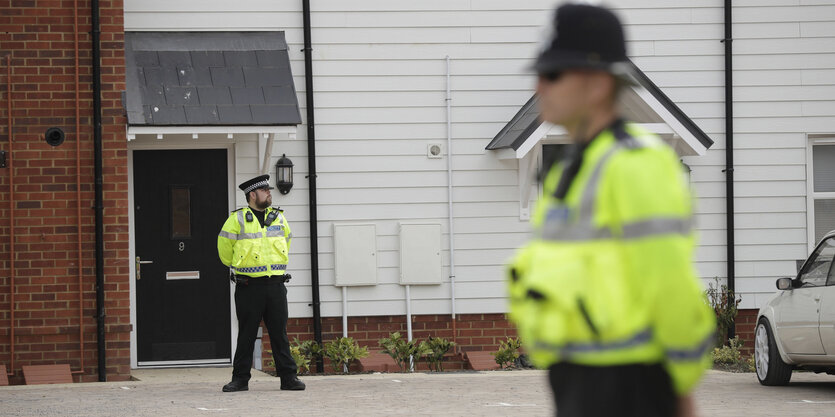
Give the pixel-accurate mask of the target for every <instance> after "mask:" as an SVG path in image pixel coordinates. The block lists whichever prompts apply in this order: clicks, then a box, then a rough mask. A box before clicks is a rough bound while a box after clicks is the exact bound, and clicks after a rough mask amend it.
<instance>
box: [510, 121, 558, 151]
mask: <svg viewBox="0 0 835 417" xmlns="http://www.w3.org/2000/svg"><path fill="white" fill-rule="evenodd" d="M562 135H565V129H564V128H563V127H562V126H557V125H554V124H551V123H548V122H542V124H541V125H539V127H538V128H537V129H536V130H534V131H533V133H531V135H530V136H528V137H527V138H525V141H524V142H523V143H522V146H520V147H519V149H517V150H516V159H522V158H524V157H525V155H527V154H528V152H530V151H531V149H533V148H534V147H535V146H536V144H537V143H539V141H540V140H542V138H544V137H546V136H562Z"/></svg>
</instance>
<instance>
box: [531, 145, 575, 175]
mask: <svg viewBox="0 0 835 417" xmlns="http://www.w3.org/2000/svg"><path fill="white" fill-rule="evenodd" d="M567 152H568V145H566V144H554V145H542V167H541V169H540V170H539V175H538V176H537V179H538V180H539V182H540V183H541V182H542V181H543V180H544V179H545V176H546V175H548V171H550V170H551V166H552V165H553V164H555V163H557V162H559V161H561V160H563V159H564V158H565V157H566V156H567V155H566V154H567Z"/></svg>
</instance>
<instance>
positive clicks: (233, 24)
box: [125, 0, 835, 316]
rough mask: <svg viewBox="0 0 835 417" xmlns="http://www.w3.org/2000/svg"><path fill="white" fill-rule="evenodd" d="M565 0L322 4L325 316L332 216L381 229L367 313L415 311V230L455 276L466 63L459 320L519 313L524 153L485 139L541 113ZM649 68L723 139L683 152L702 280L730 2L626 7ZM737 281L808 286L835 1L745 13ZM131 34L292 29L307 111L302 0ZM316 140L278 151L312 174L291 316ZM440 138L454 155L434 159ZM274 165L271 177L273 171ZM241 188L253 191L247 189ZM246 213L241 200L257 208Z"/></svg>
mask: <svg viewBox="0 0 835 417" xmlns="http://www.w3.org/2000/svg"><path fill="white" fill-rule="evenodd" d="M553 4H554V1H553V0H523V1H518V2H508V1H506V0H427V1H421V2H407V1H390V0H358V1H352V2H344V1H342V0H320V1H316V2H312V4H311V6H312V15H311V22H312V25H313V29H312V36H313V59H314V69H313V75H314V76H315V80H314V86H315V89H316V91H315V96H316V122H317V126H316V137H317V144H316V147H317V154H318V156H317V171H318V172H317V175H318V180H317V181H318V187H319V190H318V193H317V197H318V202H319V207H318V214H319V221H320V223H319V234H320V237H319V248H320V255H319V263H320V279H321V282H322V288H321V289H320V291H321V296H322V313H323V315H325V316H334V315H340V314H341V312H342V293H341V289H339V288H337V287H334V286H333V285H332V284H333V282H334V271H333V242H332V239H333V237H332V236H333V231H332V228H333V223H352V222H353V223H374V224H375V225H376V228H377V233H378V237H377V245H378V250H379V253H380V256H379V259H378V262H379V265H378V268H379V274H380V275H379V276H380V278H381V281H380V282H381V284H380V285H378V286H375V287H368V288H356V289H354V288H351V289H349V293H348V298H349V305H348V310H349V314H351V315H379V314H403V313H405V311H406V306H405V289H404V288H403V287H402V286H400V285H399V284H397V282H398V267H399V265H398V263H399V260H398V257H397V255H398V239H399V236H398V230H399V229H398V227H399V224H400V222H418V223H434V224H441V229H442V231H441V233H442V236H441V238H442V251H443V252H444V253H443V254H442V260H443V266H444V274H446V273H447V272H448V267H449V264H450V257H449V242H448V238H449V224H448V221H447V209H448V205H447V192H446V188H445V187H446V184H447V181H448V180H449V177H448V175H447V172H446V170H447V162H448V161H449V159H448V158H449V156H448V155H449V151H450V150H449V149H447V144H446V135H447V131H446V108H445V106H446V100H445V99H446V74H445V71H446V61H445V57H447V56H449V57H450V60H451V61H450V71H451V76H450V81H451V89H452V92H451V98H452V100H451V107H452V120H451V124H452V126H451V127H452V130H451V137H452V140H453V145H452V149H451V151H452V152H451V153H452V159H451V160H452V164H453V166H454V173H453V175H452V182H453V184H454V187H455V190H454V193H453V201H454V204H453V209H454V211H455V220H454V222H455V223H454V226H455V247H456V253H455V264H456V280H457V283H456V296H457V298H458V301H457V303H456V310H457V311H458V312H459V313H487V312H504V311H505V309H506V300H505V298H504V287H503V283H502V280H503V276H502V275H503V265H504V263H505V262H506V260H507V259H508V258H509V257H510V256H511V255H512V254H513V252H514V248H515V247H517V246H519V245H521V244H523V243H524V242H525V241H526V237H527V236H528V233H529V224H528V222H526V221H523V220H520V219H519V201H518V198H519V191H518V188H517V185H518V182H519V178H518V170H517V163H516V161H514V160H499V159H497V158H496V157H495V155H494V154H493V153H491V152H489V151H485V150H484V146H485V145H486V144H487V143H488V142H489V140H490V139H491V138H493V136H495V134H496V133H497V132H498V131H499V130H500V129H501V128H502V127H503V126H504V125H505V123H506V122H507V121H508V120H509V119H510V118H511V117H512V116H513V115H514V114H515V113H516V111H517V110H518V109H519V107H520V106H521V105H522V104H524V103H525V102H526V101H527V100H528V98H530V95H531V93H532V91H533V88H534V84H535V80H534V78H533V77H532V76H531V73H530V70H529V69H528V68H529V65H530V62H531V58H532V57H533V56H534V55H535V53H536V50H537V48H538V47H539V44H540V42H541V40H542V39H541V38H542V37H543V36H544V35H545V34H546V33H548V29H547V28H546V27H544V25H547V24H548V22H549V21H550V20H551V18H552V11H551V7H553ZM609 4H610V5H612V6H613V7H615V8H616V9H617V12H618V13H620V15H621V16H622V18H623V20H624V22H625V23H626V34H627V38H628V39H629V44H628V48H629V51H630V54H631V56H632V58H633V60H634V62H635V63H636V64H637V65H638V66H639V67H641V69H642V70H643V71H644V72H645V73H646V74H647V75H648V76H649V77H650V78H651V79H652V80H653V81H654V82H655V83H656V84H657V85H658V86H659V87H661V89H662V90H663V91H664V93H665V94H666V95H668V96H669V97H670V98H671V99H672V100H673V101H674V102H676V103H677V104H678V105H679V106H680V107H681V108H682V109H683V110H684V111H685V112H687V114H688V115H690V116H691V117H692V118H693V119H694V121H695V122H696V123H697V124H698V125H699V127H701V128H702V129H703V130H704V131H705V132H706V133H707V134H708V135H709V136H710V137H711V138H712V139H713V140H714V141H715V144H714V146H713V147H712V148H711V149H710V150H709V151H708V152H707V154H706V155H704V156H700V157H686V158H684V160H685V162H686V163H687V164H688V165H690V167H691V168H692V173H691V181H692V184H693V189H694V191H695V194H696V196H697V197H696V198H697V199H696V206H695V207H696V208H695V220H696V222H697V225H698V226H697V227H698V229H699V230H700V233H699V242H700V246H699V248H698V250H697V254H696V255H697V256H696V259H697V262H696V268H697V270H698V272H699V275H700V276H701V277H702V278H704V279H706V280H708V279H712V278H713V277H719V278H722V279H724V277H725V274H726V268H727V263H726V259H725V257H726V248H725V238H726V233H725V228H726V219H725V183H724V181H725V174H724V173H723V172H722V170H723V169H724V168H725V166H724V164H725V152H724V150H725V137H724V135H725V119H724V117H725V113H724V112H725V110H724V108H725V107H724V99H725V92H724V82H725V81H724V80H725V78H724V55H723V54H724V44H722V43H721V42H720V40H721V39H722V37H723V36H724V22H723V18H724V10H723V8H722V5H721V3H717V2H715V1H713V0H710V1H708V0H692V1H690V0H687V1H685V0H673V1H670V0H613V1H610V2H609ZM733 19H734V26H733V31H734V43H733V47H734V54H735V56H734V82H735V88H734V100H735V103H734V113H735V121H734V136H735V137H734V140H735V144H734V158H735V171H734V176H735V180H736V184H735V194H736V196H735V199H734V202H735V211H736V213H735V222H736V229H737V230H736V232H735V237H736V252H737V259H736V275H737V290H738V292H739V293H740V294H741V295H742V297H743V303H742V307H744V308H753V307H757V306H759V305H760V304H761V303H762V302H764V301H765V300H766V299H767V297H768V295H769V294H770V293H772V292H773V290H774V287H773V283H774V280H775V279H776V278H777V277H780V276H786V275H790V274H793V273H794V272H795V271H796V265H795V261H796V260H797V259H800V258H803V257H804V256H805V251H806V244H807V243H808V239H809V236H808V234H809V233H808V231H807V230H806V228H807V220H808V219H807V212H806V206H807V200H806V182H807V180H808V179H807V178H806V147H807V138H806V135H807V134H809V133H835V127H833V126H835V1H832V0H816V1H802V2H798V1H797V0H738V1H735V2H734V8H733ZM125 28H126V30H129V31H151V30H156V31H183V30H206V31H221V30H231V31H253V30H284V31H285V33H286V39H287V42H288V44H289V51H288V52H289V55H290V60H291V68H292V71H293V73H294V82H295V84H296V90H297V94H298V99H299V103H300V105H301V108H302V117H303V118H306V114H305V105H306V104H305V96H304V88H305V87H304V62H303V60H304V56H303V54H302V52H301V48H302V42H303V33H302V16H301V10H300V5H299V4H298V3H293V2H275V1H271V0H250V1H246V2H238V3H235V2H231V3H230V2H221V1H219V0H212V1H206V0H181V1H177V2H171V1H164V0H127V1H126V2H125ZM306 138H307V132H306V129H305V127H304V126H303V125H302V126H300V127H299V130H298V134H297V139H295V140H290V141H288V140H279V141H277V142H276V144H275V145H274V149H273V154H274V155H273V158H272V161H271V164H274V163H275V160H276V159H277V157H278V156H280V155H281V153H286V154H287V156H288V157H290V158H291V159H292V160H293V162H294V163H295V174H296V176H295V186H294V188H293V191H292V192H291V193H290V194H289V195H287V196H280V197H279V196H277V193H276V198H275V200H276V202H277V204H280V205H281V206H282V208H284V209H285V210H286V213H287V214H288V218H289V219H290V221H291V225H292V226H293V231H294V234H295V236H296V238H295V239H294V242H293V247H292V253H293V257H292V260H291V269H293V268H296V269H295V270H294V271H293V273H294V281H293V282H292V283H291V285H290V301H291V303H290V312H291V315H293V316H310V314H311V310H310V307H309V305H308V304H309V303H310V293H309V288H308V286H309V283H310V274H309V271H308V270H309V267H310V260H309V247H308V245H309V242H310V240H309V229H310V228H309V225H308V224H307V221H308V219H309V212H308V206H307V201H308V195H307V193H308V184H307V181H306V180H305V176H306V175H307V174H308V163H307V143H306ZM429 144H440V145H441V147H442V149H443V152H442V154H443V158H441V159H429V158H427V157H426V152H427V146H428V145H429ZM255 149H256V142H255V138H254V135H253V137H243V138H239V139H237V140H236V145H235V154H236V157H237V158H236V164H235V167H234V169H235V171H234V173H235V177H236V180H240V181H242V180H244V179H246V178H247V177H249V176H251V175H254V174H255V170H256V167H257V162H258V161H257V159H256V158H257V157H256V152H255ZM273 170H274V169H273V168H271V171H273ZM238 194H239V193H238ZM236 203H237V204H238V205H243V204H244V203H243V198H242V196H237V197H236ZM450 291H451V289H450V287H449V282H448V280H447V279H445V280H444V283H443V284H441V285H433V286H426V287H419V288H418V287H413V288H412V291H411V294H412V299H413V302H412V311H413V313H415V314H422V313H426V314H429V313H445V312H447V313H448V312H451V305H450V304H451V303H450V301H449V294H450Z"/></svg>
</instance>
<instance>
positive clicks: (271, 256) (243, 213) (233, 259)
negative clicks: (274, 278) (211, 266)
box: [217, 207, 293, 277]
mask: <svg viewBox="0 0 835 417" xmlns="http://www.w3.org/2000/svg"><path fill="white" fill-rule="evenodd" d="M273 212H274V213H275V215H276V217H275V220H273V222H272V223H270V225H269V226H266V227H261V223H259V222H258V218H256V217H255V214H254V213H252V209H250V208H249V207H245V208H242V209H238V210H235V211H233V212H232V214H230V215H229V218H227V219H226V222H225V223H223V228H222V229H221V230H220V234H218V236H217V254H218V256H220V261H221V262H223V264H224V265H226V266H229V267H231V268H232V269H233V270H234V271H235V274H238V275H246V276H250V277H262V276H267V275H284V271H286V270H287V260H288V256H289V253H290V239H292V237H293V234H292V233H291V232H290V226H289V225H288V224H287V219H286V218H285V217H284V212H283V211H282V210H280V209H276V208H272V207H268V208H267V210H266V211H265V212H264V219H265V221H266V219H268V218H269V217H270V213H273Z"/></svg>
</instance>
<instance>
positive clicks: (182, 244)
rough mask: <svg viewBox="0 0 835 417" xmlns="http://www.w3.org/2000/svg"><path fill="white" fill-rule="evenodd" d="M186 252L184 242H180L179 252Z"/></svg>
mask: <svg viewBox="0 0 835 417" xmlns="http://www.w3.org/2000/svg"><path fill="white" fill-rule="evenodd" d="M184 250H186V242H180V252H182V251H184Z"/></svg>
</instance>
